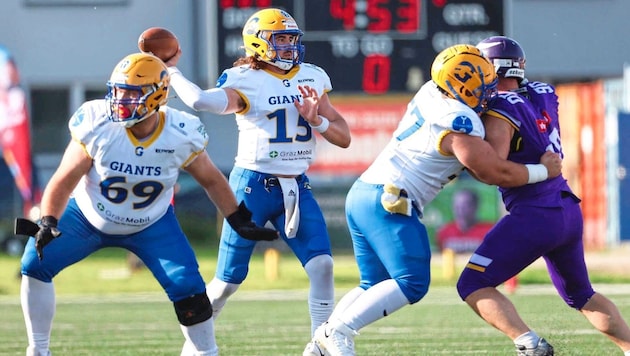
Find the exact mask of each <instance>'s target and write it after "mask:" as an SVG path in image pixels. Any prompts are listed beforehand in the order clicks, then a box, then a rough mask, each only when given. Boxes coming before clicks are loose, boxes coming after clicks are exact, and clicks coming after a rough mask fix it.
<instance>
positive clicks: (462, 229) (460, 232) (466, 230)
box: [437, 189, 518, 294]
mask: <svg viewBox="0 0 630 356" xmlns="http://www.w3.org/2000/svg"><path fill="white" fill-rule="evenodd" d="M452 208H453V218H454V220H453V221H451V222H449V223H447V224H445V225H444V226H442V227H441V228H440V229H439V230H438V232H437V245H438V248H439V249H440V251H441V252H444V250H445V249H450V250H452V251H453V252H454V253H456V254H465V253H467V254H471V253H473V252H474V251H475V250H476V249H477V247H478V246H479V245H480V244H481V242H482V241H483V238H484V236H485V235H486V233H488V231H490V229H492V227H493V226H494V223H491V222H485V221H479V215H478V211H479V195H478V194H477V192H475V191H474V190H471V189H460V190H458V191H456V192H455V194H454V195H453V202H452ZM517 287H518V277H517V276H514V277H512V278H510V279H509V280H507V281H506V282H505V290H506V291H507V292H508V293H510V294H512V293H514V292H515V291H516V288H517Z"/></svg>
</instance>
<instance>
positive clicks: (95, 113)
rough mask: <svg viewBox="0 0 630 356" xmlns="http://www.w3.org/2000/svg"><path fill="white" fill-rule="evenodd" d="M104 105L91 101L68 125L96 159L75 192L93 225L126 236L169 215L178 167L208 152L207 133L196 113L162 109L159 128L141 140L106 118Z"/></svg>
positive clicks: (93, 158)
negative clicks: (206, 150) (167, 213)
mask: <svg viewBox="0 0 630 356" xmlns="http://www.w3.org/2000/svg"><path fill="white" fill-rule="evenodd" d="M106 105H107V104H106V102H105V100H93V101H89V102H87V103H85V104H83V105H82V106H81V107H80V108H79V109H78V110H77V111H76V112H75V113H74V115H73V116H72V118H71V119H70V122H69V124H68V126H69V128H70V133H71V134H72V138H73V139H74V140H75V141H78V142H79V143H81V145H83V146H84V149H85V151H86V152H87V154H88V155H89V156H90V157H91V158H92V160H93V164H92V167H91V168H90V170H89V172H88V174H87V175H85V176H83V178H81V181H80V182H79V184H78V185H77V187H76V188H75V190H74V192H73V196H74V198H76V202H77V204H78V206H79V208H80V209H81V211H82V212H83V214H84V215H85V217H86V218H87V219H88V221H89V222H90V223H91V224H92V225H93V226H94V227H96V228H97V229H99V230H101V231H102V232H104V233H107V234H114V235H119V234H120V235H123V234H124V235H127V234H131V233H135V232H138V231H140V230H143V229H145V228H146V227H148V226H150V225H151V224H153V223H154V222H156V221H157V220H158V219H159V218H160V217H162V216H163V215H164V213H166V211H167V208H168V206H169V204H170V202H171V199H172V197H173V187H174V186H175V183H176V182H177V177H178V175H179V170H180V169H181V168H183V167H186V166H187V165H188V164H190V162H192V160H193V159H194V158H196V157H197V155H198V154H199V153H201V152H203V151H204V150H205V147H206V145H207V143H208V135H207V134H206V130H205V127H204V126H203V124H202V123H201V121H200V120H199V119H198V118H197V117H196V116H193V115H190V114H187V113H185V112H182V111H178V110H174V109H171V108H168V107H162V108H161V109H160V119H159V124H158V127H157V129H156V130H155V132H154V133H153V134H152V135H151V136H150V137H148V138H147V139H146V140H142V141H139V140H138V139H136V138H135V137H134V136H133V135H132V134H131V132H130V131H129V130H127V129H125V128H124V127H123V126H122V125H120V124H119V123H115V122H112V121H110V120H109V119H108V117H107V114H106Z"/></svg>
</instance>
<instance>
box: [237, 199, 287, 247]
mask: <svg viewBox="0 0 630 356" xmlns="http://www.w3.org/2000/svg"><path fill="white" fill-rule="evenodd" d="M227 222H228V223H229V224H230V226H231V227H232V229H234V230H236V232H237V233H238V234H239V235H241V237H242V238H244V239H248V240H252V241H273V240H275V239H277V238H278V232H277V231H276V230H272V229H268V228H266V227H260V226H256V224H254V222H253V221H252V212H251V211H249V209H247V206H245V202H241V204H240V205H239V206H238V210H237V211H235V212H234V213H232V214H231V215H230V216H228V217H227Z"/></svg>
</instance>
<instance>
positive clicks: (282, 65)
mask: <svg viewBox="0 0 630 356" xmlns="http://www.w3.org/2000/svg"><path fill="white" fill-rule="evenodd" d="M265 62H266V63H269V64H271V65H272V66H274V67H278V68H280V69H282V70H290V69H291V68H293V66H294V65H295V64H293V63H289V62H284V61H280V60H275V61H265Z"/></svg>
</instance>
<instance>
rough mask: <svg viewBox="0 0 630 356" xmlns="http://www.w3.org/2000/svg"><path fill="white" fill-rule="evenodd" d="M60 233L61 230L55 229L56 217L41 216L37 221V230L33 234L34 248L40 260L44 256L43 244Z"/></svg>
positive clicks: (46, 243)
mask: <svg viewBox="0 0 630 356" xmlns="http://www.w3.org/2000/svg"><path fill="white" fill-rule="evenodd" d="M60 235H61V231H59V229H57V218H56V217H54V216H50V215H48V216H43V217H42V219H41V220H40V222H39V231H37V233H36V234H35V249H36V250H37V256H38V257H39V259H40V260H41V259H43V258H44V246H46V245H48V243H49V242H50V241H52V240H53V239H55V238H57V237H59V236H60Z"/></svg>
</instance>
